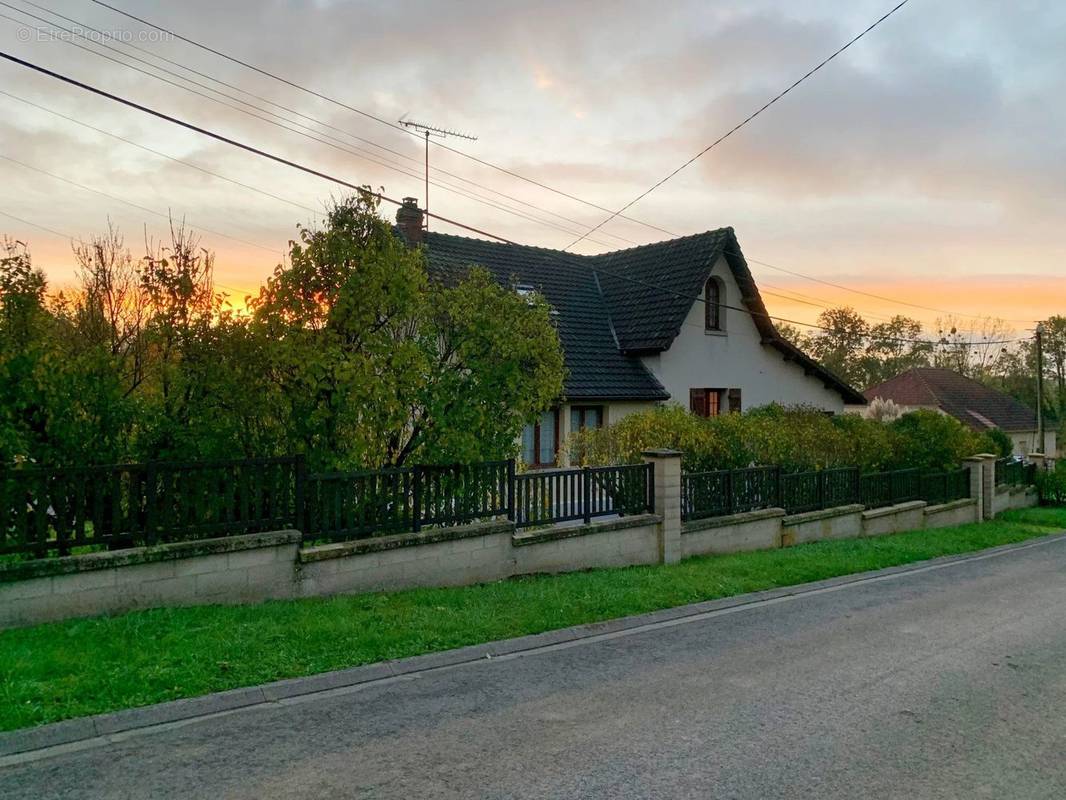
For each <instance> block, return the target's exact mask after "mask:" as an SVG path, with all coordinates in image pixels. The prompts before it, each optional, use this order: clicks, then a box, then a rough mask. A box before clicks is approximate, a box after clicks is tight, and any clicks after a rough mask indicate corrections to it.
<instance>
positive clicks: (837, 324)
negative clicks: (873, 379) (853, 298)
mask: <svg viewBox="0 0 1066 800" xmlns="http://www.w3.org/2000/svg"><path fill="white" fill-rule="evenodd" d="M818 325H819V327H820V328H821V330H819V331H817V332H815V333H814V334H813V335H812V336H811V337H810V339H809V342H808V345H807V346H808V348H809V351H810V354H811V355H812V356H814V358H816V359H818V360H819V361H820V362H821V363H822V365H823V366H825V367H826V369H828V370H830V371H831V372H833V373H835V374H836V375H837V376H838V377H840V378H841V379H843V380H844V381H846V382H848V383H850V384H853V385H856V386H861V385H863V382H864V377H865V376H864V369H863V365H862V363H861V358H862V356H863V354H864V352H865V347H866V340H867V338H868V337H869V335H870V326H869V325H868V324H867V322H866V320H864V319H863V318H862V317H861V316H860V315H859V313H858V312H857V311H855V309H853V308H850V307H848V306H843V307H841V308H830V309H827V310H825V311H823V312H822V313H821V314H819V315H818Z"/></svg>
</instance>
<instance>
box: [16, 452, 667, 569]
mask: <svg viewBox="0 0 1066 800" xmlns="http://www.w3.org/2000/svg"><path fill="white" fill-rule="evenodd" d="M652 484H653V480H652V466H651V465H650V464H635V465H629V466H617V467H588V468H585V469H573V470H550V471H542V472H541V471H538V472H530V473H526V474H522V475H517V474H516V472H515V463H514V461H513V460H510V461H492V462H485V463H479V464H454V465H445V466H426V465H419V466H414V467H404V468H397V469H384V470H375V471H361V472H329V473H307V471H306V470H305V468H304V465H303V460H302V459H301V458H299V457H291V458H267V459H251V460H243V461H236V460H235V461H214V462H192V463H147V464H122V465H116V466H101V467H79V468H56V469H51V468H42V467H30V468H21V467H19V468H12V469H6V470H0V557H2V556H5V555H11V554H25V555H29V556H31V557H37V558H44V557H47V556H57V555H58V556H64V555H70V554H71V553H77V552H84V551H88V550H103V549H109V550H115V549H122V548H129V547H141V546H151V545H154V544H160V543H164V542H174V541H186V540H194V539H203V538H210V537H216V536H228V535H236V534H243V533H257V532H261V531H267V530H277V529H283V528H297V529H299V530H301V531H302V532H303V534H304V539H305V541H308V542H313V541H341V540H348V539H360V538H365V537H369V536H378V535H383V534H389V533H400V532H405V531H419V530H421V529H422V528H427V527H440V526H448V525H459V524H463V523H468V522H474V521H477V520H488V519H494V518H508V519H511V520H514V521H515V523H516V524H517V525H521V526H523V527H524V526H529V525H539V524H551V523H556V522H561V521H566V520H585V521H588V520H591V519H593V518H595V517H604V516H610V515H616V514H617V515H631V514H636V513H642V512H645V511H650V510H652V508H653V499H652V498H653V485H652Z"/></svg>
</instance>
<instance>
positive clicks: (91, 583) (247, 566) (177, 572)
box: [0, 531, 300, 628]
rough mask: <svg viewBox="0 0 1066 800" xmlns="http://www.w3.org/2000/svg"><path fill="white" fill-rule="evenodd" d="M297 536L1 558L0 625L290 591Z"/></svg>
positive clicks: (234, 600)
mask: <svg viewBox="0 0 1066 800" xmlns="http://www.w3.org/2000/svg"><path fill="white" fill-rule="evenodd" d="M299 541H300V534H299V532H297V531H277V532H273V533H258V534H250V535H247V536H231V537H228V538H225V539H209V540H205V541H201V542H181V543H178V544H164V545H159V546H157V547H152V548H145V547H140V548H132V549H129V550H120V551H116V552H113V553H91V554H88V555H81V556H66V557H64V558H52V559H42V560H40V561H25V562H13V563H9V564H4V565H2V567H0V628H6V627H11V626H13V625H28V624H32V623H38V622H49V621H52V620H60V619H68V618H70V617H87V616H92V615H95V614H104V613H116V612H120V611H130V610H132V609H138V608H153V607H157V606H184V605H202V604H207V603H248V602H256V601H260V600H268V599H270V598H281V597H291V596H292V594H293V586H294V576H293V564H294V563H295V561H296V551H297V549H298V547H299Z"/></svg>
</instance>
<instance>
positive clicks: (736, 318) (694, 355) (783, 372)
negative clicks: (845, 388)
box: [642, 258, 844, 412]
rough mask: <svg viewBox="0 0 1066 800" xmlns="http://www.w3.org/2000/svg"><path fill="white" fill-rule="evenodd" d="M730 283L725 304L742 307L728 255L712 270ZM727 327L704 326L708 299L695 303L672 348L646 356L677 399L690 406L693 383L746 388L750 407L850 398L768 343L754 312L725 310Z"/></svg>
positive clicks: (824, 404) (839, 407) (836, 407)
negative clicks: (718, 329)
mask: <svg viewBox="0 0 1066 800" xmlns="http://www.w3.org/2000/svg"><path fill="white" fill-rule="evenodd" d="M711 274H712V275H715V276H717V277H718V278H720V279H721V280H722V282H723V285H724V286H725V297H724V298H723V303H724V304H725V305H730V306H735V307H738V308H739V307H742V306H743V303H742V301H741V299H740V289H739V287H738V286H737V283H736V281H735V280H734V279H733V273H732V271H731V270H730V269H729V265H728V264H726V261H725V259H724V258H719V259H718V262H717V263H716V264H715V265H714V269H713V271H712V273H711ZM722 313H723V317H724V320H725V325H724V328H725V330H724V332H722V333H717V332H715V333H707V332H705V331H704V316H703V314H704V307H703V303H693V305H692V308H691V309H690V310H689V313H688V316H687V317H686V318H685V322H684V324H683V325H682V326H681V333H680V334H679V335H678V337H677V339H675V340H674V343H673V344H672V345H671V346H670V348H669V349H668V350H667V351H666V352H664V353H659V354H657V355H654V356H648V357H645V358H644V359H642V360H643V361H644V364H645V365H646V366H647V367H648V369H650V370H651V371H652V373H653V374H654V375H655V377H657V378H658V379H659V380H660V382H662V384H663V386H665V387H666V390H667V391H668V392H670V396H671V400H672V401H673V402H675V403H680V404H682V405H683V406H685V407H686V408H687V407H688V392H689V389H691V388H714V389H719V388H720V389H731V388H740V390H741V393H742V396H741V402H742V404H743V407H744V408H745V409H748V408H754V407H755V406H763V405H766V404H768V403H774V402H776V403H782V404H784V405H795V404H798V403H803V404H805V405H813V406H817V407H819V408H823V409H825V410H826V411H833V412H842V411H843V410H844V400H843V398H842V397H841V396H840V394H839V393H838V392H836V391H834V390H832V389H826V388H825V386H824V385H823V384H822V381H821V380H820V379H818V378H816V377H812V376H808V375H804V374H803V368H802V367H800V366H798V365H796V363H795V362H788V361H785V359H784V357H783V356H782V354H781V353H780V352H778V351H777V350H775V349H773V348H772V347H769V346H766V345H763V344H762V343H761V341H760V336H759V331H758V330H757V329H756V327H755V323H754V321H753V320H752V318H751V315H750V314H746V313H744V312H743V311H736V310H733V309H730V308H724V309H722Z"/></svg>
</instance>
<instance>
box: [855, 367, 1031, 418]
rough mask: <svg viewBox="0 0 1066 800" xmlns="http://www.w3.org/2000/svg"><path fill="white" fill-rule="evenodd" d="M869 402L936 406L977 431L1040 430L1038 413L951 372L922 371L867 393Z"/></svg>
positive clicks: (941, 370) (921, 369) (931, 368)
mask: <svg viewBox="0 0 1066 800" xmlns="http://www.w3.org/2000/svg"><path fill="white" fill-rule="evenodd" d="M863 394H865V395H866V398H867V399H868V400H873V399H874V398H875V397H881V398H883V399H885V400H892V401H893V402H894V403H896V404H898V405H902V406H935V407H937V408H939V409H940V410H941V411H943V412H944V413H946V414H950V415H951V416H953V417H955V419H957V420H959V422H961V423H963V424H964V425H967V426H969V427H970V428H973V429H974V430H978V431H981V430H987V429H989V428H1000V429H1001V430H1004V431H1033V430H1036V412H1035V411H1033V409H1031V408H1029V407H1028V406H1026V405H1024V404H1022V403H1020V402H1018V401H1017V400H1015V399H1014V398H1013V397H1011V396H1010V395H1007V394H1003V392H997V391H996V390H995V389H991V388H989V387H988V386H985V385H984V384H983V383H978V382H977V381H975V380H973V379H972V378H967V377H966V376H965V375H961V374H960V373H958V372H955V371H954V370H950V369H939V368H936V367H918V368H916V369H909V370H907V371H906V372H902V373H900V374H899V375H897V376H896V377H894V378H892V379H890V380H887V381H885V382H884V383H882V384H880V385H878V386H874V387H872V388H870V389H867V390H866V391H865V392H863Z"/></svg>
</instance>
